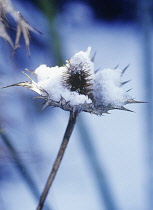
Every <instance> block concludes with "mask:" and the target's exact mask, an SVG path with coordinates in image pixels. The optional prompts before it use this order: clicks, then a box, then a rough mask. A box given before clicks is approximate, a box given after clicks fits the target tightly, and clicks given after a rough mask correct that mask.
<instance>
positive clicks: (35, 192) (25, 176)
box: [0, 129, 51, 210]
mask: <svg viewBox="0 0 153 210" xmlns="http://www.w3.org/2000/svg"><path fill="white" fill-rule="evenodd" d="M0 136H1V139H2V140H3V142H4V144H5V145H6V147H7V148H8V150H9V152H10V154H11V156H12V158H13V160H14V161H15V164H16V168H17V169H18V171H19V173H20V175H21V176H22V177H23V180H24V181H25V182H26V184H27V185H28V187H29V189H30V191H31V192H32V193H33V195H34V197H35V198H36V201H38V200H39V195H40V193H39V190H38V188H37V184H36V183H35V182H34V180H33V178H32V176H31V175H30V172H29V170H28V169H27V167H26V166H25V164H24V163H23V161H22V160H21V159H20V157H19V155H18V152H17V151H16V149H15V147H14V146H13V144H12V143H11V141H10V140H9V138H8V136H7V135H6V134H5V133H4V132H3V131H2V130H1V129H0ZM49 209H50V210H51V208H49V207H47V205H46V210H49Z"/></svg>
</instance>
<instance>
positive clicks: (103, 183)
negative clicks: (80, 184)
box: [78, 117, 119, 210]
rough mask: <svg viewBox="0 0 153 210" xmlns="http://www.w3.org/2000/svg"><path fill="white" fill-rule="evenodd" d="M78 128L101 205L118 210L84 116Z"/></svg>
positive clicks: (80, 119)
mask: <svg viewBox="0 0 153 210" xmlns="http://www.w3.org/2000/svg"><path fill="white" fill-rule="evenodd" d="M78 128H79V129H78V130H79V135H80V140H81V145H82V147H83V149H84V152H85V154H86V157H87V160H88V164H89V165H90V167H91V171H92V172H93V175H94V177H95V182H96V185H97V189H98V190H99V193H98V195H99V196H100V200H101V202H102V205H101V206H104V207H105V209H106V210H117V209H119V208H118V207H117V204H116V201H115V199H114V196H113V193H112V191H111V187H110V185H109V182H108V178H107V175H106V173H105V170H104V169H103V167H102V162H101V161H100V160H99V159H98V156H97V152H96V149H95V146H94V141H93V139H92V137H91V135H90V132H89V130H87V126H86V124H85V122H84V120H83V118H82V117H80V118H79V119H78Z"/></svg>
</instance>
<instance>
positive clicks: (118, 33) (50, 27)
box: [0, 0, 153, 210]
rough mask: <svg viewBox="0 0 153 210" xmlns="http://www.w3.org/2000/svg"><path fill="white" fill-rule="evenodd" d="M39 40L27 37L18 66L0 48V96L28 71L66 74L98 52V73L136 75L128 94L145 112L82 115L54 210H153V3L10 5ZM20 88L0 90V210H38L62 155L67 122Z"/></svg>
mask: <svg viewBox="0 0 153 210" xmlns="http://www.w3.org/2000/svg"><path fill="white" fill-rule="evenodd" d="M12 4H13V5H14V7H15V9H16V10H19V11H20V12H21V14H22V15H23V16H24V18H25V19H26V20H27V21H28V22H29V24H30V25H32V26H33V27H34V28H36V29H38V30H39V31H41V32H42V33H43V35H39V34H34V33H31V43H30V51H31V57H30V58H29V57H28V56H27V52H26V48H25V45H24V40H21V42H20V45H21V47H20V48H19V49H18V50H17V52H16V54H15V56H14V57H13V58H12V59H10V56H11V53H12V49H11V47H10V46H9V44H8V43H6V42H5V41H4V40H3V39H1V40H0V76H1V77H0V86H1V87H3V86H6V85H10V84H14V83H17V82H21V81H25V80H26V78H25V76H24V75H23V74H22V71H23V70H24V69H25V68H28V69H30V70H35V69H36V68H37V67H38V66H39V65H41V64H46V65H48V66H55V65H62V64H64V63H65V60H66V59H69V58H70V57H71V56H72V55H73V54H74V53H76V52H78V51H80V50H84V51H85V50H86V49H87V47H88V46H91V47H92V54H94V52H95V51H96V58H95V69H97V68H101V69H103V68H114V67H115V66H116V65H118V64H119V68H121V69H123V68H124V67H125V66H126V65H127V64H130V67H129V68H128V70H127V71H126V73H125V75H124V79H125V80H128V79H131V82H130V83H128V84H127V85H126V87H125V88H127V90H128V89H130V88H132V90H131V91H130V94H131V95H132V97H134V98H135V99H137V100H141V101H147V102H148V103H147V104H136V105H129V106H128V107H127V108H129V109H132V110H133V111H134V113H130V112H123V111H111V114H110V115H104V116H102V117H97V116H94V115H90V114H88V113H81V114H80V116H79V119H78V122H77V125H76V128H75V130H74V133H73V135H72V137H71V140H70V143H69V145H68V148H67V151H66V154H65V156H64V159H63V162H62V165H61V167H60V169H59V171H58V174H57V177H56V179H55V181H54V184H53V187H52V189H51V190H50V192H49V195H48V198H47V202H46V207H45V208H46V209H51V210H78V209H80V210H105V209H107V210H152V209H153V201H152V196H153V142H152V141H153V135H152V131H153V123H152V116H153V113H152V108H153V106H152V79H153V78H152V70H153V69H152V41H153V40H152V23H153V22H152V18H153V16H152V11H153V3H152V1H149V0H148V1H145V0H140V1H136V0H135V1H132V0H114V1H113V0H101V1H100V0H97V1H93V0H88V1H87V0H84V1H70V0H65V1H64V0H59V1H53V0H50V1H49V0H44V1H41V0H35V1H34V0H33V1H32V0H31V1H30V0H27V1H19V0H12ZM35 96H36V94H35V93H33V92H32V91H29V90H26V89H24V88H18V87H13V88H8V89H2V90H0V109H1V111H0V129H1V135H0V210H27V209H28V210H33V209H35V208H36V206H37V203H38V199H39V195H40V193H41V192H42V190H43V188H44V185H45V182H46V179H47V177H48V175H49V172H50V170H51V167H52V164H53V162H54V159H55V157H56V154H57V152H58V149H59V146H60V143H61V140H62V137H63V134H64V131H65V128H66V125H67V122H68V115H69V113H68V112H65V111H63V110H60V109H59V108H53V109H52V108H50V107H48V108H47V109H45V110H44V111H42V104H43V101H42V100H40V99H34V100H32V98H33V97H35ZM45 208H44V209H45Z"/></svg>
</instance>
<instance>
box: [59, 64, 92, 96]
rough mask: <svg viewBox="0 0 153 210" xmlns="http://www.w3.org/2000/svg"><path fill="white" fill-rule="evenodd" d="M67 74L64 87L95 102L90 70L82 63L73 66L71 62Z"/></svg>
mask: <svg viewBox="0 0 153 210" xmlns="http://www.w3.org/2000/svg"><path fill="white" fill-rule="evenodd" d="M67 62H68V64H69V65H68V67H67V71H66V73H65V74H64V75H63V85H64V86H65V87H67V88H68V89H69V90H70V91H75V92H77V93H79V94H82V95H86V96H88V97H89V98H90V99H92V100H93V93H92V91H93V84H92V79H91V74H90V69H89V68H87V67H84V65H83V64H82V63H80V64H78V65H75V66H74V65H72V64H71V63H70V61H67Z"/></svg>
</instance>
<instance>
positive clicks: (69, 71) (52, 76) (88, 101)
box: [11, 47, 139, 115]
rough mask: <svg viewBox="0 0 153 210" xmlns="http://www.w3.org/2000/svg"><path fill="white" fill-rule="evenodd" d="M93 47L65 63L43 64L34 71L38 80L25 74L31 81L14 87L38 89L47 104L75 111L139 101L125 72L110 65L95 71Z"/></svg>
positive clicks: (99, 110) (121, 106) (98, 112)
mask: <svg viewBox="0 0 153 210" xmlns="http://www.w3.org/2000/svg"><path fill="white" fill-rule="evenodd" d="M90 51H91V48H90V47H88V49H87V51H86V52H83V51H80V52H78V53H76V54H75V55H74V56H73V57H72V58H71V59H70V60H68V61H66V64H65V65H64V66H61V67H59V66H55V67H51V68H50V67H47V66H46V65H40V66H39V67H38V68H37V69H36V70H35V71H30V70H27V71H28V72H30V73H31V74H32V75H33V76H35V77H36V80H37V82H35V81H34V80H32V79H31V78H30V77H29V76H28V75H27V74H26V73H24V74H25V75H26V76H27V77H28V78H29V80H30V81H26V82H20V83H17V84H14V85H11V86H23V87H26V88H28V89H31V90H33V91H35V92H36V93H37V94H38V95H39V96H38V97H37V98H42V99H44V100H45V101H46V103H45V105H44V107H47V106H53V107H60V108H62V109H64V110H66V111H71V112H81V111H84V112H89V113H92V114H96V115H102V114H103V113H107V112H108V111H109V110H113V109H120V110H126V111H130V110H128V109H126V108H125V107H124V105H126V104H130V103H139V102H138V101H135V100H134V99H132V97H131V96H130V95H129V94H128V91H126V90H124V89H123V85H124V84H125V83H126V82H123V81H122V75H123V73H124V71H125V69H126V68H125V69H124V70H120V69H117V68H115V69H110V68H106V69H103V70H99V71H97V72H95V71H94V63H93V60H94V59H93V58H92V59H91V58H90Z"/></svg>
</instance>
